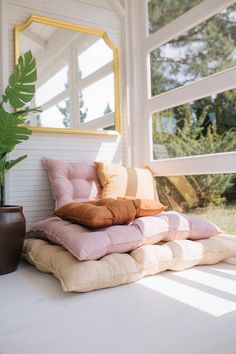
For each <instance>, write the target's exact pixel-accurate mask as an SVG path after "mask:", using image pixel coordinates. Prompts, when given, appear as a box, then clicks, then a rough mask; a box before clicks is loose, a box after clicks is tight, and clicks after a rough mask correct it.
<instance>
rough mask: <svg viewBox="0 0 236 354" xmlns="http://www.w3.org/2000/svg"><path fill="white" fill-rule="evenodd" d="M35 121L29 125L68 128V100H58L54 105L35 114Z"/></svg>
mask: <svg viewBox="0 0 236 354" xmlns="http://www.w3.org/2000/svg"><path fill="white" fill-rule="evenodd" d="M35 119H36V121H35V122H30V125H33V126H39V127H49V128H50V127H51V128H70V100H69V98H66V99H65V100H63V101H61V102H59V103H58V104H56V105H55V106H53V107H51V108H49V109H46V110H45V111H43V112H42V113H41V114H40V115H38V116H36V118H35Z"/></svg>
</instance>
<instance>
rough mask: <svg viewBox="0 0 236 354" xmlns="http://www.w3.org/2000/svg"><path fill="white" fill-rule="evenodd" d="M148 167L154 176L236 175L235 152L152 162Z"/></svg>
mask: <svg viewBox="0 0 236 354" xmlns="http://www.w3.org/2000/svg"><path fill="white" fill-rule="evenodd" d="M149 166H150V168H151V170H152V171H153V173H154V175H155V176H187V175H199V174H215V173H236V152H235V151H233V152H224V153H217V154H209V155H197V156H187V157H177V158H174V159H162V160H155V161H153V160H152V161H150V162H149Z"/></svg>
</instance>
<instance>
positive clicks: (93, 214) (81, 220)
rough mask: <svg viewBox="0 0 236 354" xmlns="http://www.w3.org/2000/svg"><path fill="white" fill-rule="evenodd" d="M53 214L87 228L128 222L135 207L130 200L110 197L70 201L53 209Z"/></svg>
mask: <svg viewBox="0 0 236 354" xmlns="http://www.w3.org/2000/svg"><path fill="white" fill-rule="evenodd" d="M54 214H55V215H57V216H59V217H60V218H62V219H64V220H69V221H72V222H75V223H78V224H81V225H84V226H87V227H89V228H94V229H99V228H102V227H107V226H110V225H121V224H128V223H130V222H131V221H132V220H134V218H135V215H136V209H135V206H134V204H133V202H132V200H115V199H111V198H107V199H102V200H99V201H93V202H84V203H77V202H71V203H67V204H65V205H63V206H62V207H61V208H59V209H57V210H55V212H54Z"/></svg>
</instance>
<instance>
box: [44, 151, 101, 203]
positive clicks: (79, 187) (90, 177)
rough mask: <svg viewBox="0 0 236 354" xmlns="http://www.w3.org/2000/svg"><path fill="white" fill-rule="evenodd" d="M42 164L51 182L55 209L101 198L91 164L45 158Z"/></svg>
mask: <svg viewBox="0 0 236 354" xmlns="http://www.w3.org/2000/svg"><path fill="white" fill-rule="evenodd" d="M43 162H44V164H45V167H46V169H47V171H48V176H49V179H50V182H51V188H52V194H53V198H54V199H55V208H59V207H61V206H62V205H64V204H66V203H70V202H83V201H88V200H95V199H99V198H100V197H101V189H102V187H101V184H100V182H99V179H98V176H97V170H96V168H95V165H94V164H93V163H92V162H90V163H87V162H62V161H57V160H51V159H47V158H44V159H43Z"/></svg>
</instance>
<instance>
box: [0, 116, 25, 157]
mask: <svg viewBox="0 0 236 354" xmlns="http://www.w3.org/2000/svg"><path fill="white" fill-rule="evenodd" d="M22 124H23V120H22V119H20V118H17V117H15V116H14V115H12V114H10V113H8V112H6V111H4V110H3V109H1V110H0V152H1V154H5V153H9V152H11V151H12V150H13V149H14V147H15V145H17V144H20V143H21V142H22V141H24V140H27V139H29V136H30V134H31V130H29V129H28V128H26V127H23V126H22Z"/></svg>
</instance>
